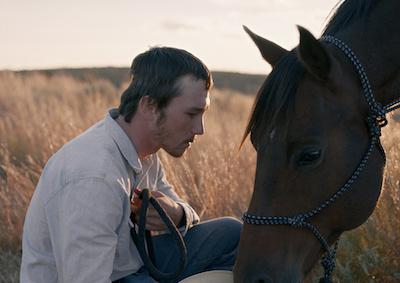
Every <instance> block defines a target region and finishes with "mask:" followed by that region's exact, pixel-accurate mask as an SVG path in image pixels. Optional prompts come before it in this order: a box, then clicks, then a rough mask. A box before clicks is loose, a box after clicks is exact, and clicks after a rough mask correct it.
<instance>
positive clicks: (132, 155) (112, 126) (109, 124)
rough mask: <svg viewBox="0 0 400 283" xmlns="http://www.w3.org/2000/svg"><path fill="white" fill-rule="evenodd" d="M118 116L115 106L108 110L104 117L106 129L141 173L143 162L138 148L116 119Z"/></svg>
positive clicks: (130, 163) (138, 172) (129, 161)
mask: <svg viewBox="0 0 400 283" xmlns="http://www.w3.org/2000/svg"><path fill="white" fill-rule="evenodd" d="M117 117H118V109H116V108H113V109H110V110H109V111H108V113H107V114H106V117H105V119H104V123H105V125H106V129H107V131H108V132H109V133H110V134H111V136H112V138H113V140H114V142H115V143H116V144H117V146H118V148H119V151H120V152H121V154H122V156H123V157H124V158H125V159H126V160H127V161H128V163H129V165H130V166H131V167H132V169H133V170H134V171H135V173H136V174H140V173H142V163H141V162H140V159H139V156H138V154H137V152H136V149H135V147H134V145H133V144H132V142H131V140H130V139H129V137H128V135H127V134H126V133H125V132H124V130H123V129H122V128H121V127H120V125H118V123H117V122H116V121H115V119H116V118H117Z"/></svg>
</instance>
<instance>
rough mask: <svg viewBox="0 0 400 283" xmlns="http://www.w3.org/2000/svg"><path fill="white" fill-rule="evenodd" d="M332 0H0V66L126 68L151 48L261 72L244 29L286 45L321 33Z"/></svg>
mask: <svg viewBox="0 0 400 283" xmlns="http://www.w3.org/2000/svg"><path fill="white" fill-rule="evenodd" d="M337 2H338V0H301V1H300V0H180V1H178V0H164V1H161V0H159V1H152V0H113V1H111V0H0V70H2V69H10V70H21V69H49V68H61V67H105V66H115V67H129V66H130V64H131V62H132V59H133V58H134V57H135V56H136V55H138V54H139V53H142V52H144V51H146V50H148V48H150V47H152V46H172V47H177V48H182V49H186V50H188V51H189V52H191V53H193V54H194V55H196V56H197V57H199V58H200V59H201V60H202V61H204V62H205V64H206V65H207V66H208V67H209V68H210V69H211V70H213V71H233V72H242V73H257V74H264V73H266V72H268V71H269V70H270V69H269V66H268V64H267V63H266V62H264V61H263V60H262V58H261V56H260V54H259V52H258V49H257V48H256V47H255V45H254V44H253V43H252V41H251V40H250V38H249V37H248V36H247V34H246V33H245V32H244V31H243V28H242V25H246V26H248V27H249V28H250V29H251V30H253V31H254V32H256V33H257V34H259V35H261V36H263V37H265V38H267V39H269V40H272V41H274V42H275V43H277V44H279V45H281V46H283V47H285V48H286V49H291V48H293V47H294V46H296V45H297V44H298V40H299V37H298V32H297V29H296V25H301V26H303V27H305V28H307V29H309V30H310V31H311V32H312V33H313V34H314V35H315V36H319V35H320V33H321V31H322V28H323V26H324V24H325V23H326V18H327V16H328V15H329V13H330V11H331V10H332V8H333V7H334V6H335V4H336V3H337Z"/></svg>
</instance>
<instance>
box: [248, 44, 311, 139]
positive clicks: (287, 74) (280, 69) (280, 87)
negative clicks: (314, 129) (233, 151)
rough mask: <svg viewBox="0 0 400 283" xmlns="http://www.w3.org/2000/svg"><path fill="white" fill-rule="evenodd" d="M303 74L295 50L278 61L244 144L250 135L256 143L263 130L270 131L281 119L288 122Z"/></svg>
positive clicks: (257, 102)
mask: <svg viewBox="0 0 400 283" xmlns="http://www.w3.org/2000/svg"><path fill="white" fill-rule="evenodd" d="M303 73H304V67H303V66H302V64H301V63H300V62H299V60H298V59H297V57H296V53H295V52H294V51H291V52H290V53H289V54H288V55H286V56H285V57H283V58H282V59H281V60H280V61H279V63H278V64H277V65H276V66H275V68H274V69H273V70H272V72H271V73H270V74H269V75H268V77H267V78H266V80H265V82H264V84H263V85H262V87H261V88H260V90H259V92H258V94H257V97H256V100H255V102H254V105H253V111H252V114H251V116H250V119H249V123H248V124H247V127H246V131H245V134H244V136H243V140H242V143H243V142H244V140H245V139H246V137H247V136H248V135H249V134H251V135H254V136H255V137H256V139H255V140H257V139H258V137H259V136H260V134H261V132H260V130H263V131H264V132H265V131H267V132H268V131H270V130H271V128H272V127H274V125H275V124H276V122H277V120H278V119H285V116H286V115H287V114H288V110H289V105H290V104H291V102H292V101H293V100H294V94H295V92H296V90H297V86H298V82H299V80H300V78H301V75H302V74H303Z"/></svg>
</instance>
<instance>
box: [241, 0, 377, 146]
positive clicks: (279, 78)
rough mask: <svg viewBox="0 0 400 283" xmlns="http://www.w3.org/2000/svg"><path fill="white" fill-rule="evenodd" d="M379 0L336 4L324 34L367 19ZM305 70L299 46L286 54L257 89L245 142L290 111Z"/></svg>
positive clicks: (268, 128) (350, 1) (347, 0)
mask: <svg viewBox="0 0 400 283" xmlns="http://www.w3.org/2000/svg"><path fill="white" fill-rule="evenodd" d="M381 1H382V0H381ZM378 2H379V0H346V1H340V2H338V3H337V4H336V6H335V7H334V8H333V10H332V12H331V13H330V14H333V15H332V16H331V18H330V19H329V20H328V23H327V25H326V26H325V28H324V33H323V34H331V35H333V34H335V33H337V32H338V31H340V30H342V29H344V28H346V27H347V26H349V25H351V24H352V23H353V22H354V21H356V20H366V19H367V17H368V15H369V13H370V11H371V10H372V9H373V7H374V6H375V4H376V3H378ZM303 73H304V67H303V66H302V64H301V63H300V62H299V61H298V59H297V56H296V53H295V50H292V51H291V52H289V53H288V54H287V55H285V56H284V57H283V58H282V59H281V60H280V61H279V62H278V64H277V65H276V66H274V68H273V70H272V72H271V73H270V74H269V75H268V77H267V79H266V80H265V82H264V84H263V85H262V86H261V88H260V90H259V91H258V93H257V97H256V99H255V103H254V105H253V111H252V114H251V117H250V120H249V123H248V124H247V127H246V130H245V133H244V136H243V140H242V144H243V142H244V140H245V139H246V137H247V136H248V135H249V134H250V133H251V135H252V140H254V139H253V138H255V140H258V138H257V137H258V136H259V135H260V132H259V128H260V125H265V126H264V128H263V129H264V131H266V132H268V131H269V130H270V128H271V127H273V126H274V125H276V122H277V121H278V119H280V118H284V117H283V116H282V115H286V114H287V112H288V110H289V108H290V106H289V105H290V104H292V103H291V102H293V101H294V99H295V95H294V94H295V92H296V90H297V85H298V82H299V80H300V78H301V75H302V74H303Z"/></svg>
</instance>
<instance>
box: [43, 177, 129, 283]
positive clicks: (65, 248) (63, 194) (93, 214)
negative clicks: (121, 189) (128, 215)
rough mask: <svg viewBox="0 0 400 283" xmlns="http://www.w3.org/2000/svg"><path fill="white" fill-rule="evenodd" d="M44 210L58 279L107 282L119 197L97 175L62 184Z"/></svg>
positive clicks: (120, 206) (119, 214)
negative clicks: (61, 187)
mask: <svg viewBox="0 0 400 283" xmlns="http://www.w3.org/2000/svg"><path fill="white" fill-rule="evenodd" d="M46 210H47V215H48V218H49V226H50V227H49V230H50V231H51V234H50V237H51V240H52V243H53V249H54V255H55V261H56V265H57V271H58V276H59V278H58V281H59V282H74V283H86V282H97V283H103V282H104V283H106V282H107V283H109V282H111V279H110V276H111V273H112V271H113V263H114V257H115V252H116V246H117V242H118V240H117V239H118V237H117V229H118V227H119V225H120V223H121V221H122V217H123V201H122V199H121V196H119V195H118V193H117V192H116V191H115V190H113V189H112V188H111V187H110V186H109V185H108V184H107V183H106V182H105V181H104V180H102V179H101V178H98V179H96V178H90V179H81V180H77V181H73V182H70V183H69V184H68V185H67V186H66V187H64V188H63V189H62V190H61V191H60V192H59V193H58V194H57V196H55V197H54V198H53V199H52V200H51V201H49V202H48V204H47V206H46Z"/></svg>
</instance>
